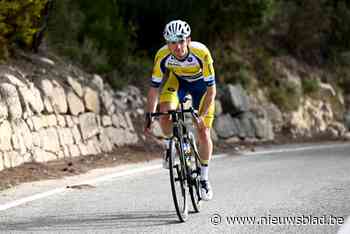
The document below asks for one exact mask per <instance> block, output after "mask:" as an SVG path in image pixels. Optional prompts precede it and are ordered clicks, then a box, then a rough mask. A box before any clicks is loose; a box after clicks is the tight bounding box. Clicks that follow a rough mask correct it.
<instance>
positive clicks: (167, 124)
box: [159, 102, 176, 138]
mask: <svg viewBox="0 0 350 234" xmlns="http://www.w3.org/2000/svg"><path fill="white" fill-rule="evenodd" d="M175 109H176V104H174V103H172V102H162V103H160V104H159V110H160V112H168V111H169V110H175ZM159 123H160V127H161V128H162V131H163V135H164V136H165V137H167V138H168V137H170V136H171V133H172V128H171V126H172V123H171V119H170V116H169V115H162V116H161V117H160V121H159Z"/></svg>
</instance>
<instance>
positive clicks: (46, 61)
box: [38, 57, 55, 66]
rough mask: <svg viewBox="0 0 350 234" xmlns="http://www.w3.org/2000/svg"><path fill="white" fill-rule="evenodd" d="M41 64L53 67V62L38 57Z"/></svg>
mask: <svg viewBox="0 0 350 234" xmlns="http://www.w3.org/2000/svg"><path fill="white" fill-rule="evenodd" d="M38 59H39V60H40V61H41V62H43V63H45V64H47V65H50V66H55V62H54V61H52V60H51V59H48V58H45V57H39V58H38Z"/></svg>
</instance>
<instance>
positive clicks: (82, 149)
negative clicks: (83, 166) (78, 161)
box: [78, 143, 89, 156]
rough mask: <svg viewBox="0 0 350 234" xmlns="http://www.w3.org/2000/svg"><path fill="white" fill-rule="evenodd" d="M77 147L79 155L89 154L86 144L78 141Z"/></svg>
mask: <svg viewBox="0 0 350 234" xmlns="http://www.w3.org/2000/svg"><path fill="white" fill-rule="evenodd" d="M78 147H79V149H80V152H81V155H83V156H86V155H89V149H88V147H87V145H85V144H84V143H79V144H78Z"/></svg>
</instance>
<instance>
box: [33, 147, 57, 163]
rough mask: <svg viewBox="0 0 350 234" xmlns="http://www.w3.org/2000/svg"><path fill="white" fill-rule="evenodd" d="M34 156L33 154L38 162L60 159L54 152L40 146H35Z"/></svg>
mask: <svg viewBox="0 0 350 234" xmlns="http://www.w3.org/2000/svg"><path fill="white" fill-rule="evenodd" d="M32 156H33V159H34V161H36V162H49V161H54V160H57V159H58V157H57V155H56V154H54V153H52V152H47V151H45V150H42V149H40V148H38V147H35V148H34V149H33V150H32Z"/></svg>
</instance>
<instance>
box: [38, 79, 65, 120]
mask: <svg viewBox="0 0 350 234" xmlns="http://www.w3.org/2000/svg"><path fill="white" fill-rule="evenodd" d="M39 85H40V89H41V90H42V92H43V93H44V106H45V109H46V110H47V112H48V113H52V112H51V108H52V109H53V111H54V112H55V113H56V114H59V113H61V114H65V113H67V110H68V105H67V100H66V94H65V91H64V89H63V87H62V86H61V85H60V84H59V83H58V82H57V81H55V80H54V81H50V80H48V79H43V80H41V82H40V84H39ZM50 105H51V107H50Z"/></svg>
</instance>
